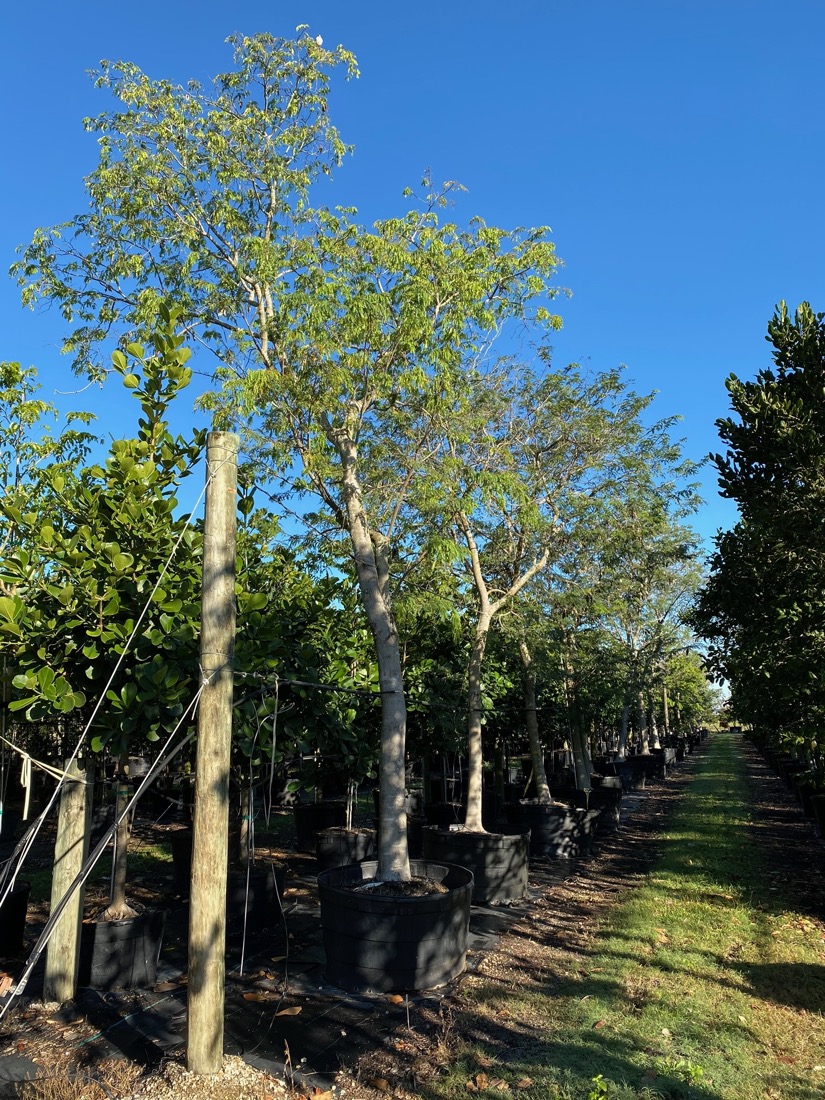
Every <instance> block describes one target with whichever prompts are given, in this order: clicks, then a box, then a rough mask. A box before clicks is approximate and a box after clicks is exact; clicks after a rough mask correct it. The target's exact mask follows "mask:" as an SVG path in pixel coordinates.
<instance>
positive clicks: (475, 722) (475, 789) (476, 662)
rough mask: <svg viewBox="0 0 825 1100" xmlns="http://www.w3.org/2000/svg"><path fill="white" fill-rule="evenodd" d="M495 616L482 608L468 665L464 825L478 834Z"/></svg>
mask: <svg viewBox="0 0 825 1100" xmlns="http://www.w3.org/2000/svg"><path fill="white" fill-rule="evenodd" d="M491 622H492V615H491V614H490V611H489V609H485V610H482V611H481V613H480V615H479V617H478V622H477V623H476V633H475V641H474V643H473V648H472V650H471V652H470V662H469V665H468V668H467V814H466V816H465V818H464V824H465V827H466V828H467V829H469V830H471V831H472V832H475V833H483V832H485V831H486V830H485V828H484V825H483V823H482V820H481V804H482V775H483V771H482V769H483V754H482V743H481V733H482V702H481V667H482V664H483V662H484V650H485V649H486V647H487V635H488V633H489V630H490V623H491Z"/></svg>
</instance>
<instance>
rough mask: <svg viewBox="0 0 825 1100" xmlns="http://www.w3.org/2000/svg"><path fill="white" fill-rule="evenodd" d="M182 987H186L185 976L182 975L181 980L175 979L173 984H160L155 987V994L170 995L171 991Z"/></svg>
mask: <svg viewBox="0 0 825 1100" xmlns="http://www.w3.org/2000/svg"><path fill="white" fill-rule="evenodd" d="M182 985H186V975H185V974H182V975H181V976H180V977H179V978H175V979H174V980H173V981H171V982H158V984H157V985H156V986H155V993H168V992H169V991H170V990H171V989H180V987H181V986H182Z"/></svg>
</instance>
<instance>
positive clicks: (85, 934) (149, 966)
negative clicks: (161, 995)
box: [78, 909, 166, 990]
mask: <svg viewBox="0 0 825 1100" xmlns="http://www.w3.org/2000/svg"><path fill="white" fill-rule="evenodd" d="M165 925H166V910H165V909H152V910H148V911H147V912H145V913H139V914H138V915H137V916H134V917H129V918H128V919H127V920H107V921H97V922H90V923H88V924H84V925H83V926H82V928H81V934H80V967H79V972H78V985H80V986H90V987H91V988H92V989H101V990H110V989H147V988H149V987H151V986H153V985H154V984H155V978H156V976H157V967H158V957H159V955H160V947H161V943H162V942H163V929H164V927H165Z"/></svg>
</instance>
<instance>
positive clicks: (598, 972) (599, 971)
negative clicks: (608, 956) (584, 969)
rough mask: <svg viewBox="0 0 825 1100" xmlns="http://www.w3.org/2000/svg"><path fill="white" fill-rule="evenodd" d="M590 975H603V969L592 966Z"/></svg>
mask: <svg viewBox="0 0 825 1100" xmlns="http://www.w3.org/2000/svg"><path fill="white" fill-rule="evenodd" d="M590 973H591V974H604V967H603V966H594V967H593V969H592V970H591V971H590Z"/></svg>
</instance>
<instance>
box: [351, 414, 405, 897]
mask: <svg viewBox="0 0 825 1100" xmlns="http://www.w3.org/2000/svg"><path fill="white" fill-rule="evenodd" d="M333 441H334V443H335V445H336V447H337V450H338V454H339V456H340V459H341V469H342V488H343V491H344V503H345V506H346V521H347V530H348V532H349V536H350V540H351V542H352V549H353V558H354V561H355V570H356V574H357V577H358V587H359V591H360V593H361V600H362V603H363V606H364V610H365V612H366V615H367V621H368V622H369V625H370V630H371V631H372V635H373V638H374V639H375V653H376V659H377V661H378V682H379V685H380V689H381V755H380V760H379V772H378V783H379V786H380V789H381V812H380V815H379V822H378V877H379V878H380V879H383V880H385V881H389V880H406V879H409V877H410V859H409V851H408V848H407V815H406V811H405V806H404V794H405V775H404V764H405V755H406V736H407V706H406V700H405V697H404V683H403V676H402V671H401V650H400V647H399V644H398V631H397V629H396V626H395V620H394V618H393V615H392V609H391V606H390V596H389V583H388V580H389V578H388V569H387V562H386V547H385V546H384V545H383V544H382V543H381V541H380V539H378V538H376V537H374V536H373V535H372V533H371V532H370V530H369V525H368V523H367V515H366V511H365V509H364V503H363V498H362V495H361V486H360V483H359V481H358V477H357V472H356V464H357V448H356V445H355V443H354V441H353V440H352V439H350V438H349V436H347V435H346V434H344V433H336V434H334V436H333Z"/></svg>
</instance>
